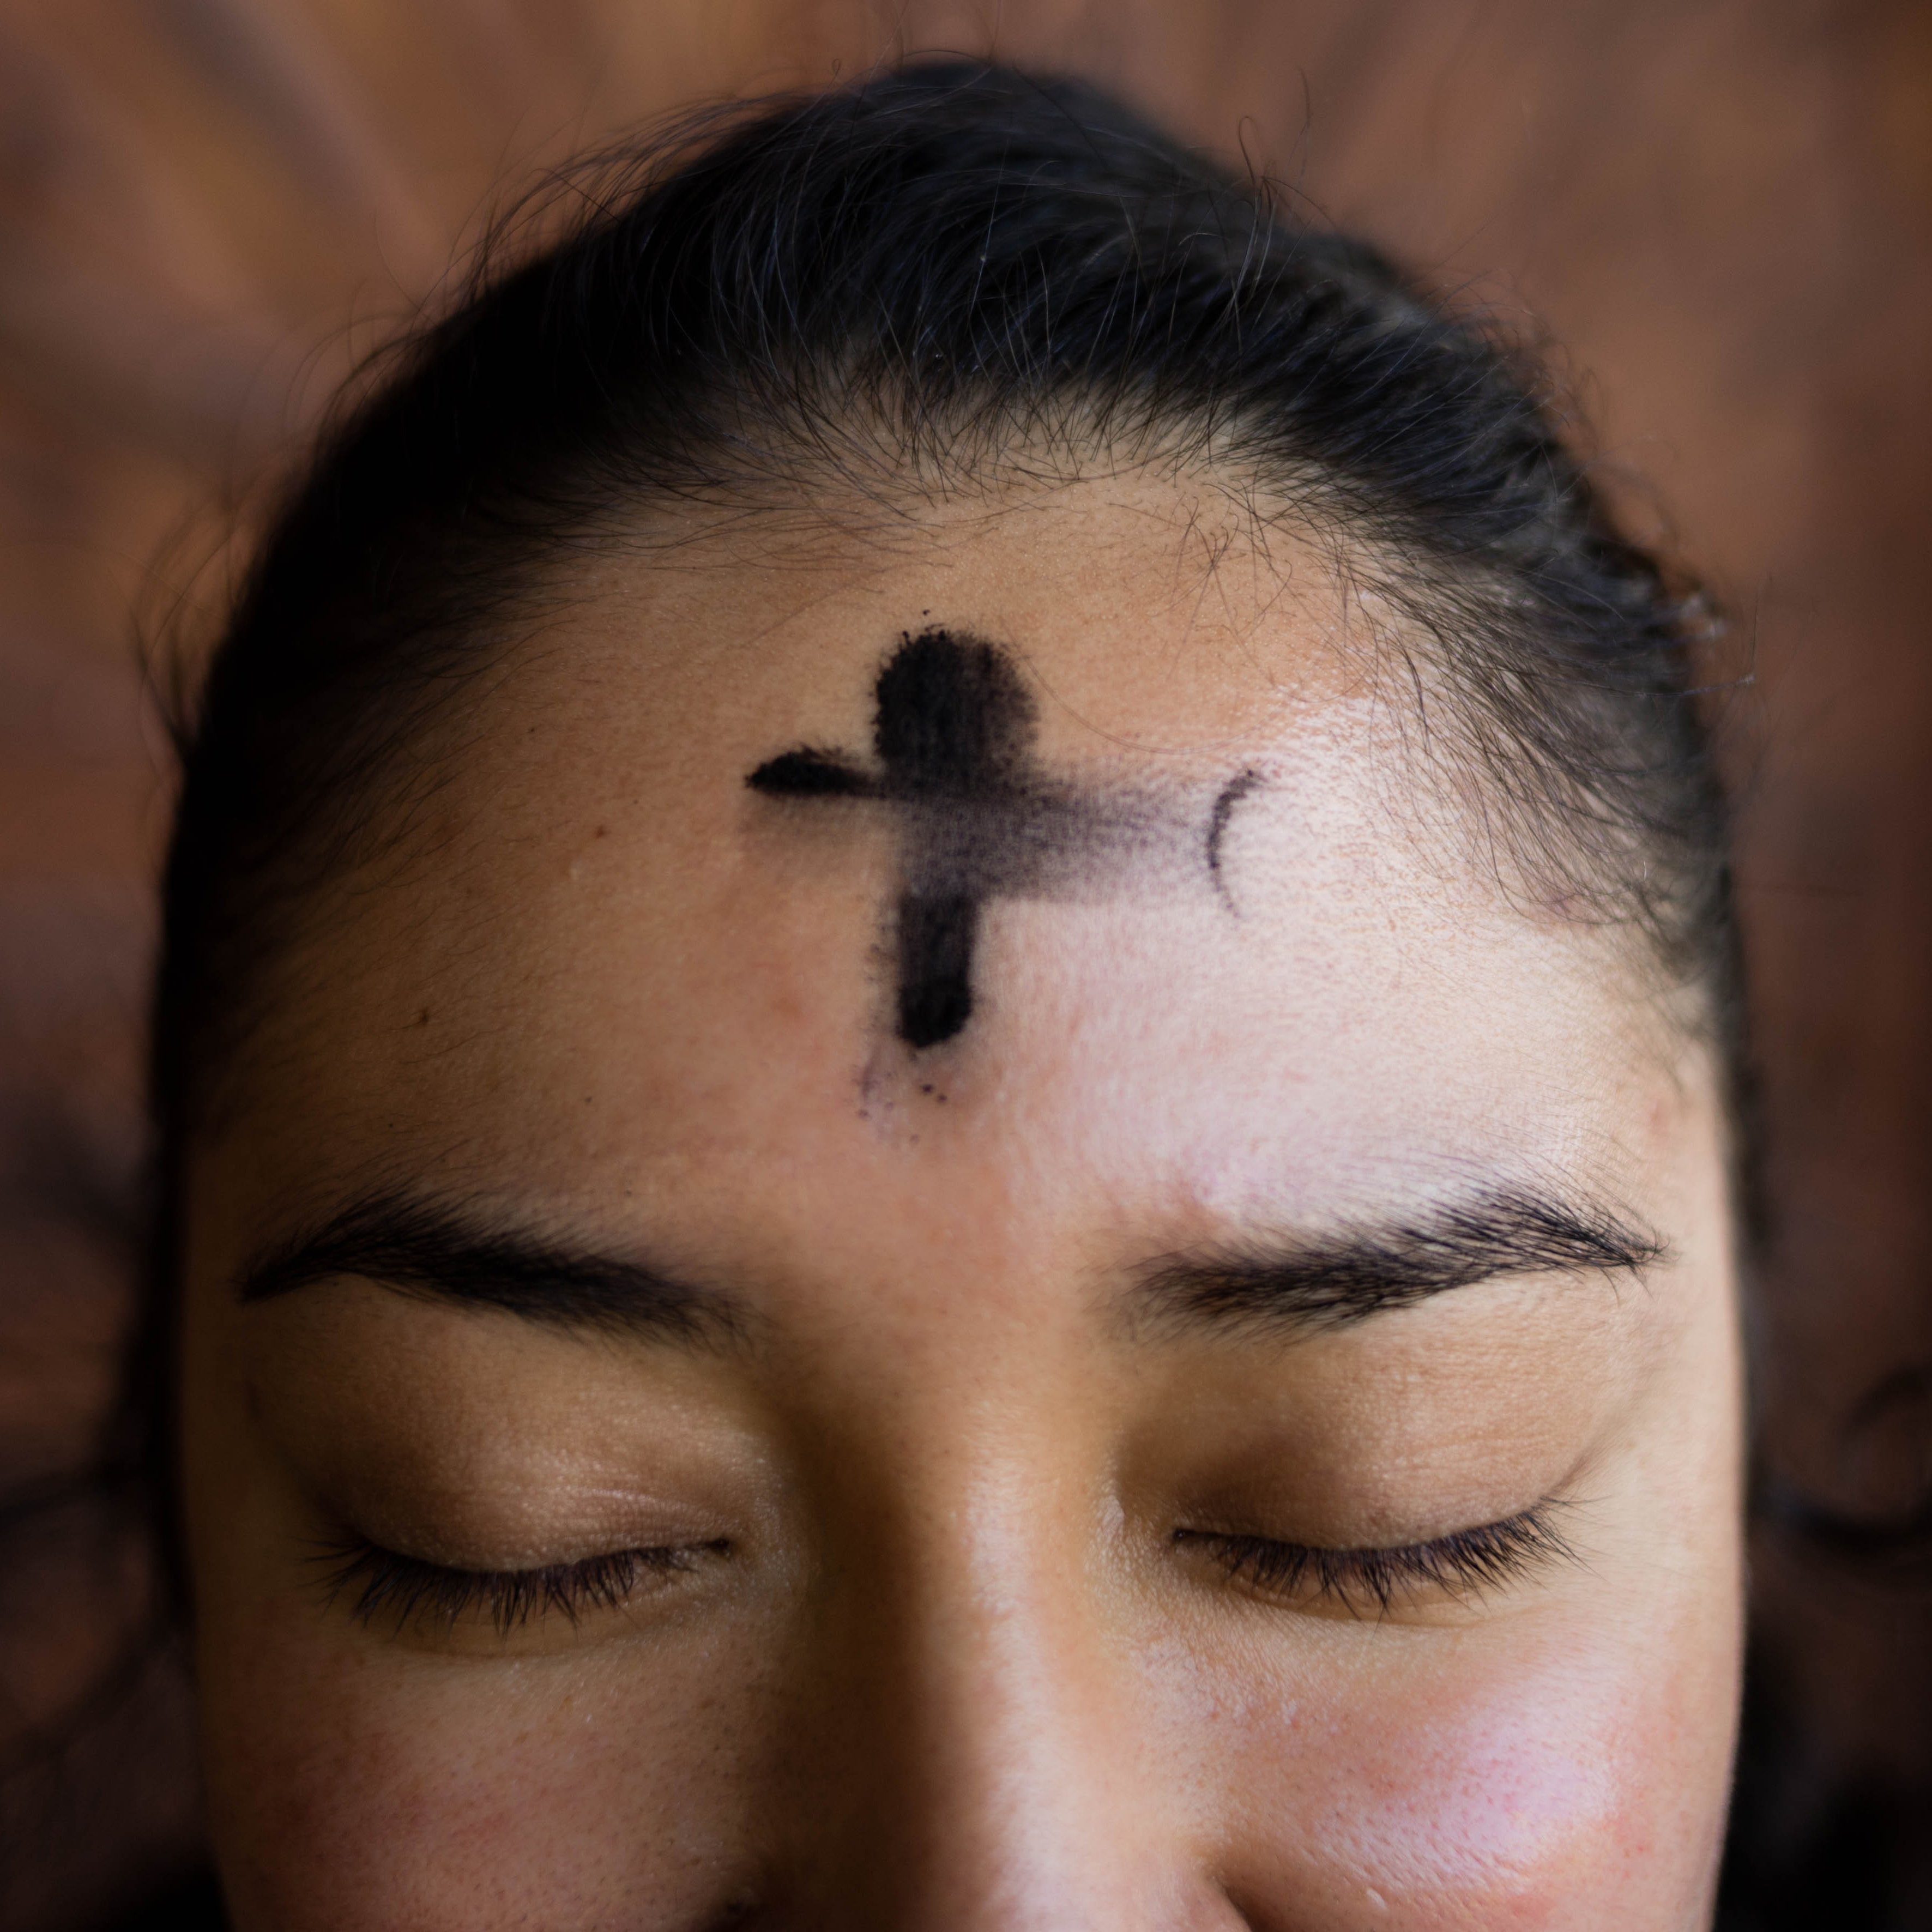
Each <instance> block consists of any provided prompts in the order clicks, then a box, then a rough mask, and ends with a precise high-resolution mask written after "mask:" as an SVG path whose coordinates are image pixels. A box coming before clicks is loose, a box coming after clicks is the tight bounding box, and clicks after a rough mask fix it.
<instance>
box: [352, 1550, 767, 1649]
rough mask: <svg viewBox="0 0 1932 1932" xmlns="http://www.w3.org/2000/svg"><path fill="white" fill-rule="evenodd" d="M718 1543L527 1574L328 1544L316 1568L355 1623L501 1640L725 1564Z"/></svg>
mask: <svg viewBox="0 0 1932 1932" xmlns="http://www.w3.org/2000/svg"><path fill="white" fill-rule="evenodd" d="M729 1554H730V1544H729V1543H727V1542H726V1541H724V1540H722V1539H719V1540H718V1541H713V1542H709V1543H700V1544H687V1545H684V1546H682V1547H664V1548H657V1549H646V1550H611V1551H610V1552H608V1553H606V1554H604V1555H601V1556H588V1557H585V1558H583V1559H582V1560H581V1561H580V1562H574V1563H550V1564H544V1565H540V1566H538V1568H535V1569H530V1570H460V1569H455V1568H450V1567H449V1566H447V1565H443V1564H440V1563H428V1562H424V1561H423V1560H422V1559H421V1558H420V1557H416V1556H403V1555H401V1553H398V1552H397V1551H395V1550H384V1549H383V1548H382V1547H380V1546H379V1545H377V1544H373V1543H369V1542H365V1541H362V1540H361V1539H357V1540H356V1541H353V1542H350V1543H345V1544H332V1545H331V1546H329V1547H327V1548H326V1549H325V1550H322V1551H321V1552H320V1553H318V1555H317V1559H316V1560H317V1562H319V1563H321V1564H323V1565H326V1566H327V1577H326V1587H327V1589H328V1593H329V1600H330V1601H332V1602H341V1601H345V1600H346V1601H347V1605H348V1609H349V1613H350V1616H353V1618H355V1619H356V1621H357V1622H359V1623H363V1624H374V1623H377V1622H381V1623H383V1624H385V1625H391V1626H392V1627H393V1628H395V1629H396V1630H398V1631H401V1630H402V1629H403V1628H404V1627H406V1626H409V1625H416V1626H419V1627H426V1628H428V1629H430V1630H432V1631H449V1630H451V1629H453V1628H455V1626H456V1625H458V1624H459V1623H462V1622H466V1621H469V1620H470V1619H477V1618H481V1619H487V1622H489V1623H490V1624H491V1625H493V1626H494V1627H495V1628H496V1631H497V1632H498V1634H499V1635H502V1636H505V1637H507V1636H508V1635H509V1634H510V1633H511V1631H514V1630H517V1629H519V1628H521V1627H522V1626H523V1625H526V1624H527V1623H529V1622H531V1621H532V1619H536V1618H542V1617H550V1616H557V1617H562V1619H565V1621H566V1622H569V1623H571V1624H573V1625H574V1624H575V1623H576V1622H577V1619H579V1618H580V1617H581V1616H584V1615H585V1614H586V1613H589V1612H592V1611H595V1610H616V1609H617V1608H618V1607H620V1606H621V1605H622V1604H625V1603H626V1602H628V1601H630V1600H631V1599H632V1598H635V1597H636V1596H637V1595H640V1593H641V1592H643V1591H645V1590H646V1589H652V1588H661V1587H663V1586H664V1585H665V1584H666V1583H669V1582H670V1580H673V1578H675V1577H678V1576H679V1575H682V1574H685V1573H686V1572H688V1571H692V1570H694V1569H696V1568H697V1567H698V1565H699V1564H700V1562H703V1560H704V1559H706V1558H715V1557H721V1556H727V1555H729Z"/></svg>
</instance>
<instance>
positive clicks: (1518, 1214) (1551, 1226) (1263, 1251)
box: [1135, 1189, 1667, 1329]
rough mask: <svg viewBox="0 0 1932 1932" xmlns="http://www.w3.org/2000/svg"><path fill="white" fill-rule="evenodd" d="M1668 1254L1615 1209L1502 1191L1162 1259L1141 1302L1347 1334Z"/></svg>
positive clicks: (1163, 1313) (1142, 1309) (1165, 1311)
mask: <svg viewBox="0 0 1932 1932" xmlns="http://www.w3.org/2000/svg"><path fill="white" fill-rule="evenodd" d="M1666 1254H1667V1250H1666V1247H1665V1245H1664V1243H1663V1242H1662V1241H1660V1240H1659V1239H1658V1238H1657V1237H1656V1236H1655V1235H1650V1234H1647V1233H1645V1232H1642V1231H1640V1229H1637V1228H1634V1227H1633V1226H1631V1225H1629V1224H1628V1223H1627V1222H1626V1221H1625V1220H1623V1219H1622V1217H1619V1216H1618V1215H1616V1214H1613V1212H1611V1211H1610V1210H1609V1209H1608V1208H1604V1207H1601V1206H1600V1205H1595V1204H1589V1205H1585V1204H1578V1203H1573V1202H1566V1201H1564V1200H1562V1199H1559V1198H1558V1197H1556V1196H1551V1195H1542V1194H1537V1193H1529V1192H1527V1191H1519V1190H1514V1189H1499V1190H1487V1191H1485V1192H1484V1193H1480V1194H1478V1195H1475V1196H1472V1197H1469V1198H1468V1199H1464V1200H1462V1201H1457V1202H1446V1203H1444V1204H1442V1205H1439V1206H1437V1207H1434V1208H1430V1209H1429V1210H1428V1211H1426V1212H1424V1213H1421V1214H1416V1215H1414V1216H1412V1217H1405V1218H1403V1219H1400V1220H1394V1221H1391V1222H1389V1223H1385V1224H1380V1225H1376V1224H1365V1225H1359V1226H1343V1228H1341V1229H1339V1230H1337V1232H1334V1233H1333V1234H1331V1235H1322V1236H1316V1237H1311V1238H1289V1239H1285V1240H1283V1241H1268V1240H1265V1239H1262V1240H1257V1241H1252V1242H1237V1243H1233V1244H1228V1245H1226V1246H1223V1247H1211V1248H1208V1249H1206V1250H1203V1251H1202V1252H1201V1253H1197V1254H1174V1255H1169V1256H1163V1257H1161V1258H1160V1259H1159V1260H1157V1261H1156V1262H1154V1263H1152V1264H1151V1265H1149V1266H1148V1267H1147V1268H1145V1269H1144V1270H1143V1271H1142V1273H1141V1276H1140V1279H1139V1282H1138V1283H1137V1285H1136V1291H1135V1301H1136V1312H1137V1313H1139V1314H1141V1315H1142V1316H1152V1317H1153V1318H1154V1319H1155V1320H1156V1321H1157V1322H1160V1323H1161V1324H1162V1325H1181V1326H1184V1327H1187V1328H1211V1329H1230V1328H1294V1329H1323V1328H1350V1327H1352V1326H1354V1325H1356V1324H1358V1323H1359V1322H1366V1321H1368V1320H1369V1319H1371V1318H1372V1317H1373V1316H1377V1315H1382V1314H1385V1313H1390V1312H1391V1311H1392V1310H1397V1309H1400V1308H1412V1307H1415V1306H1417V1305H1418V1304H1420V1303H1421V1302H1424V1301H1429V1300H1430V1299H1432V1298H1433V1297H1435V1296H1436V1295H1445V1294H1448V1293H1451V1292H1453V1291H1454V1290H1455V1289H1461V1288H1471V1287H1474V1286H1476V1285H1477V1284H1478V1283H1481V1282H1486V1281H1494V1280H1501V1279H1503V1278H1505V1277H1511V1276H1523V1275H1535V1274H1556V1275H1574V1274H1605V1275H1617V1274H1636V1273H1638V1272H1640V1271H1642V1270H1643V1269H1644V1268H1647V1267H1649V1266H1650V1265H1652V1264H1654V1263H1655V1262H1659V1261H1661V1260H1662V1259H1664V1258H1665V1256H1666Z"/></svg>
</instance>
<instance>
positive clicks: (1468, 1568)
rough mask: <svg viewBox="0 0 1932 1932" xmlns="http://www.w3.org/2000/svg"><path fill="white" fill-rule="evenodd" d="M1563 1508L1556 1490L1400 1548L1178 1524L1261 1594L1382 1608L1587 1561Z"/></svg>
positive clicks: (1357, 1609)
mask: <svg viewBox="0 0 1932 1932" xmlns="http://www.w3.org/2000/svg"><path fill="white" fill-rule="evenodd" d="M1563 1507H1564V1505H1562V1504H1561V1503H1560V1502H1558V1501H1556V1499H1553V1498H1552V1499H1546V1500H1545V1501H1544V1502H1540V1503H1538V1504H1537V1505H1535V1507H1534V1508H1530V1509H1527V1510H1525V1511H1523V1513H1522V1514H1520V1515H1518V1516H1513V1517H1508V1518H1506V1519H1505V1520H1503V1521H1502V1522H1500V1523H1484V1524H1482V1525H1480V1526H1478V1527H1476V1528H1475V1529H1459V1530H1456V1531H1454V1532H1451V1534H1450V1535H1447V1536H1439V1537H1436V1538H1433V1539H1432V1540H1431V1541H1429V1542H1427V1543H1411V1544H1399V1545H1397V1546H1394V1547H1390V1548H1376V1547H1370V1548H1365V1549H1337V1548H1333V1547H1329V1546H1327V1545H1324V1544H1306V1543H1289V1542H1285V1541H1282V1540H1281V1539H1280V1538H1275V1537H1268V1536H1255V1535H1242V1534H1238V1533H1235V1532H1227V1531H1223V1530H1214V1529H1177V1530H1176V1531H1175V1532H1174V1538H1173V1540H1174V1541H1175V1544H1177V1545H1178V1546H1181V1547H1185V1548H1189V1549H1193V1550H1198V1551H1199V1552H1200V1553H1202V1554H1203V1555H1204V1556H1207V1557H1208V1559H1210V1560H1211V1561H1212V1562H1214V1564H1215V1565H1217V1566H1218V1567H1219V1568H1220V1569H1221V1570H1222V1571H1223V1572H1224V1573H1225V1574H1226V1576H1227V1577H1229V1578H1230V1579H1232V1580H1233V1581H1235V1583H1239V1584H1241V1585H1242V1586H1244V1587H1245V1588H1247V1589H1249V1590H1250V1591H1252V1592H1253V1593H1254V1594H1255V1595H1257V1596H1261V1597H1265V1598H1271V1599H1274V1600H1275V1601H1280V1602H1283V1603H1287V1604H1307V1605H1310V1606H1314V1605H1326V1606H1331V1607H1338V1608H1343V1609H1346V1610H1350V1611H1352V1612H1353V1613H1355V1614H1356V1615H1358V1616H1361V1615H1363V1614H1365V1613H1367V1614H1373V1615H1378V1616H1379V1615H1384V1614H1386V1613H1388V1612H1389V1611H1391V1610H1397V1609H1399V1608H1403V1607H1409V1606H1412V1605H1414V1604H1419V1603H1424V1602H1427V1601H1431V1600H1437V1601H1441V1600H1448V1601H1468V1600H1469V1599H1470V1598H1479V1597H1481V1596H1482V1595H1484V1594H1486V1593H1487V1592H1490V1591H1492V1590H1496V1589H1502V1588H1504V1587H1505V1586H1508V1585H1509V1584H1511V1583H1516V1582H1518V1581H1520V1580H1522V1579H1523V1578H1524V1577H1527V1576H1529V1575H1530V1574H1532V1573H1533V1572H1534V1571H1537V1570H1539V1569H1542V1568H1546V1567H1547V1566H1548V1565H1551V1564H1553V1563H1557V1562H1566V1563H1574V1562H1577V1561H1578V1560H1579V1559H1578V1557H1577V1553H1576V1551H1575V1550H1574V1548H1572V1547H1571V1544H1570V1543H1569V1542H1568V1540H1567V1539H1566V1538H1565V1537H1564V1535H1563V1534H1562V1532H1561V1530H1560V1529H1559V1528H1558V1527H1557V1525H1556V1520H1555V1519H1556V1515H1557V1514H1558V1512H1559V1511H1560V1510H1561V1509H1562V1508H1563Z"/></svg>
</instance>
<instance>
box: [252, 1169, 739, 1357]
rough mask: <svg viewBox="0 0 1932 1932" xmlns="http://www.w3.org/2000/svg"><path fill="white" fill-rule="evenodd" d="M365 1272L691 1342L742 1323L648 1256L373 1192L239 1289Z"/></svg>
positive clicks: (404, 1288)
mask: <svg viewBox="0 0 1932 1932" xmlns="http://www.w3.org/2000/svg"><path fill="white" fill-rule="evenodd" d="M346 1276H355V1277H360V1278H362V1280H366V1281H371V1282H374V1283H377V1285H378V1286H380V1287H383V1288H389V1289H395V1290H396V1291H397V1292H398V1293H399V1294H402V1295H412V1296H416V1297H419V1298H422V1299H424V1300H427V1301H442V1302H448V1303H452V1304H455V1305H456V1306H458V1307H464V1308H494V1309H500V1310H503V1311H504V1312H505V1313H508V1314H511V1315H517V1316H522V1317H523V1319H525V1320H526V1321H529V1322H541V1323H544V1324H547V1325H555V1326H556V1327H559V1328H579V1329H583V1328H590V1329H604V1330H607V1331H618V1332H622V1333H625V1334H631V1335H634V1336H640V1337H643V1338H645V1339H646V1340H652V1341H659V1342H671V1343H683V1344H685V1345H687V1346H690V1345H695V1344H697V1343H705V1342H717V1341H721V1340H735V1339H738V1338H739V1337H741V1336H742V1333H743V1323H742V1318H741V1316H740V1313H739V1310H738V1308H737V1306H736V1304H735V1303H734V1302H733V1301H732V1300H731V1299H730V1298H729V1297H728V1296H726V1295H722V1294H721V1293H719V1292H718V1291H717V1290H716V1289H710V1288H705V1287H702V1286H698V1285H697V1284H695V1283H690V1282H683V1281H679V1280H677V1279H676V1277H673V1276H672V1275H670V1274H665V1273H664V1272H662V1271H660V1270H659V1269H658V1268H655V1267H652V1266H651V1265H649V1264H647V1263H645V1262H638V1261H636V1260H633V1259H628V1258H626V1257H624V1256H616V1255H609V1254H603V1253H598V1252H597V1251H596V1250H594V1249H591V1248H589V1247H581V1246H577V1245H575V1244H571V1243H570V1242H568V1241H557V1240H555V1239H553V1238H549V1237H547V1236H546V1235H542V1234H541V1233H538V1232H536V1231H535V1230H532V1229H523V1228H517V1227H514V1226H507V1225H505V1223H503V1222H502V1220H501V1219H500V1218H496V1217H491V1216H490V1215H489V1214H487V1213H485V1212H484V1211H480V1210H478V1209H476V1208H470V1207H465V1206H462V1205H455V1204H446V1203H443V1202H429V1201H424V1200H421V1199H416V1198H414V1197H412V1196H407V1195H401V1194H380V1195H372V1196H368V1197H367V1198H365V1199H362V1200H360V1201H358V1202H354V1203H353V1204H352V1205H350V1206H349V1207H347V1208H344V1209H343V1210H342V1211H341V1212H340V1213H338V1214H335V1215H334V1216H333V1217H331V1218H330V1219H329V1220H327V1221H325V1222H323V1223H321V1224H320V1226H317V1227H316V1228H314V1229H311V1230H309V1231H308V1232H305V1233H302V1234H300V1235H297V1236H296V1237H295V1238H293V1239H292V1240H290V1241H285V1242H284V1243H283V1244H281V1245H280V1246H279V1247H276V1248H274V1249H272V1250H270V1251H269V1253H266V1255H263V1256H260V1258H258V1259H257V1260H256V1261H255V1262H253V1263H252V1264H251V1265H250V1266H248V1268H245V1269H244V1270H243V1271H242V1275H241V1278H240V1280H239V1285H238V1289H237V1298H238V1299H239V1300H240V1301H242V1302H245V1303H251V1302H259V1301H273V1300H275V1299H276V1298H278V1297H279V1296H281V1295H293V1294H294V1293H296V1292H297V1291H298V1290H299V1289H305V1288H309V1287H313V1286H315V1285H316V1284H317V1283H321V1282H325V1281H329V1280H337V1279H339V1278H341V1277H346Z"/></svg>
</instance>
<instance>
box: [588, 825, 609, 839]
mask: <svg viewBox="0 0 1932 1932" xmlns="http://www.w3.org/2000/svg"><path fill="white" fill-rule="evenodd" d="M609 832H610V826H607V825H600V826H598V828H597V829H596V831H595V832H594V833H593V834H592V836H593V837H595V838H604V837H605V836H607V835H608V833H609Z"/></svg>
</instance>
